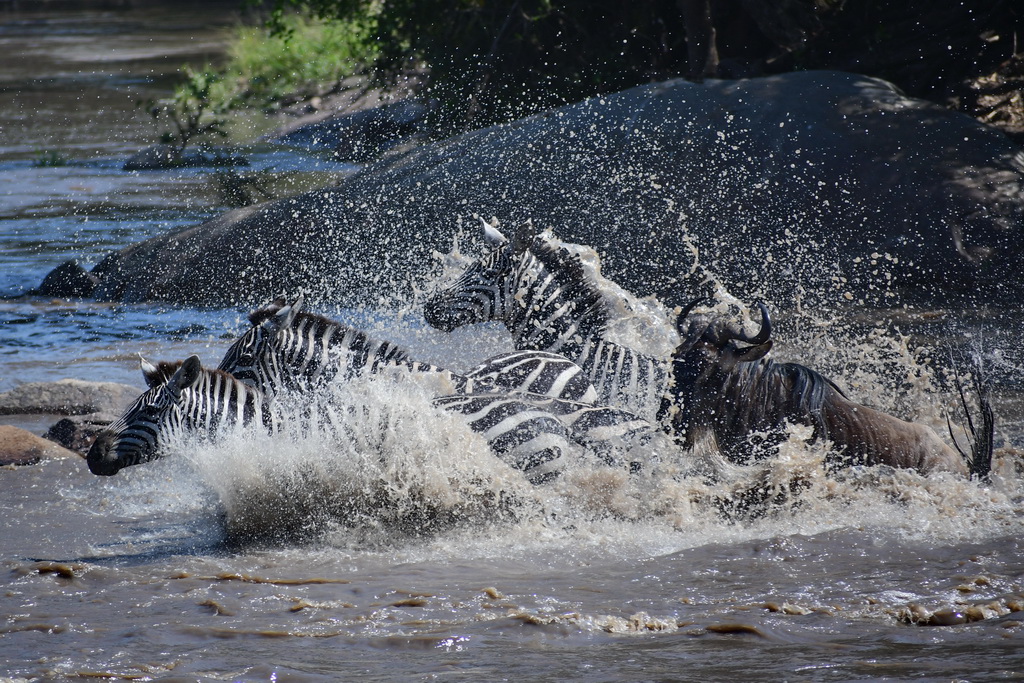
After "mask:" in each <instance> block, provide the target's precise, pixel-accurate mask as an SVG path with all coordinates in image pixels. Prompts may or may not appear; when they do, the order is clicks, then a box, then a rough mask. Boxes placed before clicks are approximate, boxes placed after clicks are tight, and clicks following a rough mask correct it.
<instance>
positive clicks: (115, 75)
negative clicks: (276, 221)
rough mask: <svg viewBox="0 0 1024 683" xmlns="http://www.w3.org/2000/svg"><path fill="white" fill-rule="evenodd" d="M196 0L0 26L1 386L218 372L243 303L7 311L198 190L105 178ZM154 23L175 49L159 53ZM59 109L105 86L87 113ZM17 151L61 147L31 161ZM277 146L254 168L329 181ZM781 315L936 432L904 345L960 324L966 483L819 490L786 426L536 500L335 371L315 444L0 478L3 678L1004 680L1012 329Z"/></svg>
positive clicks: (311, 437)
mask: <svg viewBox="0 0 1024 683" xmlns="http://www.w3.org/2000/svg"><path fill="white" fill-rule="evenodd" d="M197 7H198V6H197ZM215 10H216V11H215ZM209 12H210V14H209V15H204V14H203V12H202V11H200V10H198V9H195V10H194V11H193V10H190V15H189V16H188V17H182V16H180V15H174V16H175V17H176V19H175V21H174V22H171V21H169V20H168V19H167V16H166V15H162V14H159V13H157V14H155V15H148V14H146V13H145V12H142V11H141V10H140V11H137V12H135V13H134V14H133V13H127V14H125V13H112V14H102V13H100V14H88V15H74V16H68V15H50V16H49V17H40V16H35V15H33V16H31V17H27V16H26V15H17V14H11V15H0V19H3V20H6V23H4V25H3V26H2V27H0V46H3V47H4V48H5V50H6V53H7V54H10V55H14V56H16V57H18V59H17V60H15V61H13V62H12V64H13V63H16V64H18V65H20V66H19V69H20V70H19V71H17V74H16V75H14V76H5V78H10V79H12V81H15V82H10V83H8V89H7V90H5V91H4V92H3V93H2V97H0V117H2V120H3V126H4V128H5V130H17V131H19V134H18V136H17V137H16V138H15V137H5V139H4V141H3V142H2V143H0V221H2V223H0V244H2V248H0V263H2V265H0V293H2V294H3V295H5V296H7V297H13V298H8V299H5V300H3V301H0V390H7V389H10V388H12V387H14V386H16V385H18V384H20V383H22V382H26V381H51V380H57V379H61V378H64V377H74V378H79V379H89V380H104V381H118V382H126V383H130V384H133V385H135V386H138V387H139V388H140V391H141V387H142V383H141V378H140V377H139V376H138V369H137V368H138V366H137V355H136V354H137V353H139V352H141V353H143V354H144V355H146V356H147V357H150V358H153V359H160V358H167V359H174V358H181V357H184V356H186V355H188V354H191V353H197V354H199V355H200V357H201V358H202V359H203V361H204V363H208V364H215V363H216V362H217V361H218V360H219V358H220V356H221V354H222V353H223V351H224V349H225V348H226V347H227V345H228V344H229V343H230V340H231V339H232V338H234V336H235V335H237V333H238V332H239V331H240V330H242V329H244V327H245V324H246V323H245V313H246V312H245V311H242V310H225V309H215V310H195V309H190V308H173V307H155V306H150V305H122V304H103V303H92V302H77V301H63V300H49V299H41V298H38V297H31V296H29V297H26V296H22V295H23V294H24V293H25V292H27V291H29V290H30V289H32V288H33V287H35V286H37V285H38V283H39V282H40V281H41V279H42V277H43V276H44V275H45V274H46V272H48V271H49V270H50V269H51V268H52V267H54V266H55V265H57V264H59V263H61V262H62V261H64V260H66V259H68V258H78V259H80V260H81V261H82V262H83V264H84V265H87V266H92V265H94V264H95V263H97V262H98V261H99V260H100V259H101V258H102V257H103V255H104V254H106V253H107V252H109V251H110V250H113V249H116V248H119V247H121V246H123V245H126V244H129V243H132V242H134V241H136V240H139V239H142V238H144V237H146V236H149V235H153V234H158V233H160V232H163V231H165V230H167V229H169V228H172V227H175V226H178V225H188V224H191V223H195V222H198V221H200V220H203V219H205V218H207V217H209V216H212V215H216V214H217V213H219V212H220V211H222V210H223V209H224V208H225V207H224V206H223V205H222V204H221V203H220V200H219V199H218V197H217V194H216V192H215V191H213V190H212V189H211V183H210V178H209V173H208V171H203V170H198V169H191V170H186V171H177V172H166V173H165V172H159V173H148V174H146V173H143V174H129V173H125V172H123V171H121V170H120V165H121V163H122V161H123V155H125V154H127V153H129V152H131V151H133V150H134V149H137V148H138V147H140V146H143V145H145V144H147V143H148V142H149V140H150V139H151V135H152V130H151V129H150V128H149V124H148V121H145V120H144V119H139V118H138V112H137V111H136V110H135V109H134V106H133V104H132V102H133V99H134V98H136V97H137V96H138V95H139V94H145V93H146V92H149V91H154V92H160V89H161V87H164V88H165V87H166V86H164V85H161V78H163V77H162V76H161V74H164V75H166V74H167V73H173V70H174V68H175V67H176V66H177V65H178V63H180V61H182V60H184V59H192V60H198V61H202V60H204V59H207V58H208V57H209V55H210V54H213V55H215V54H216V52H217V49H218V45H219V43H218V39H217V35H218V34H217V30H218V29H216V28H210V27H211V26H213V27H215V26H216V25H217V23H218V22H220V21H222V20H224V18H225V16H229V15H230V12H229V13H228V15H225V14H224V13H223V12H221V11H220V9H217V8H215V9H214V10H209ZM45 21H49V22H50V23H49V24H40V23H39V22H45ZM19 22H20V23H19ZM25 22H29V23H25ZM32 22H34V23H32ZM168 26H175V27H178V29H179V30H180V31H181V34H174V35H178V37H179V38H180V35H188V36H190V39H189V41H188V42H187V43H183V42H182V41H181V40H180V39H178V40H168V34H169V33H170V31H169V30H165V29H166V27H168ZM25 27H30V28H31V27H34V28H33V30H32V32H28V31H27V29H26V28H25ZM97 35H103V36H105V38H104V40H103V41H99V39H98V38H96V37H95V36H97ZM172 37H173V36H172ZM161 41H163V42H161ZM183 44H186V45H193V46H196V49H194V50H185V52H184V53H183V52H182V51H181V49H180V48H181V46H182V45H183ZM99 45H102V46H103V49H98V47H97V46H99ZM140 45H141V46H145V48H146V51H144V52H145V54H142V53H140V52H137V51H136V50H138V49H140V48H139V46H140ZM57 46H64V47H63V48H62V49H60V50H58V49H57ZM68 46H73V49H72V47H68ZM32 55H36V57H33V59H35V60H36V61H32V59H30V57H32ZM39 55H43V56H45V59H44V60H43V61H39V59H41V58H39ZM30 64H34V65H35V66H32V67H31V68H30V67H29V66H28V65H30ZM112 64H116V65H118V66H117V68H113V67H112V66H111V65H112ZM146 65H149V67H151V68H152V70H153V71H152V76H151V77H149V78H138V77H137V75H138V74H140V73H143V74H145V73H148V72H146V70H145V69H143V68H142V67H143V66H146ZM33 69H35V71H33ZM12 73H13V72H12ZM79 101H84V102H89V103H91V102H93V101H100V102H109V103H110V104H108V105H104V106H105V107H107V108H103V109H101V113H102V114H103V115H102V116H94V115H92V114H91V113H90V114H87V115H85V114H83V113H82V111H83V110H84V111H87V112H94V111H96V108H95V107H94V106H93V105H91V104H90V105H89V107H91V109H90V108H87V107H82V106H79V105H77V104H75V105H73V106H72V105H71V104H69V103H73V102H79ZM126 121H128V122H129V123H125V122H126ZM19 122H20V123H19ZM115 129H116V130H115ZM69 131H72V132H73V134H70V133H69ZM43 149H59V150H61V151H62V153H64V154H67V155H68V156H69V157H70V160H71V163H69V165H67V166H62V167H56V168H46V167H39V166H37V165H34V164H33V159H34V158H35V155H36V154H37V153H38V150H43ZM282 154H284V153H283V152H281V151H279V150H273V149H269V148H268V149H259V150H255V151H254V152H253V161H254V164H255V165H256V166H257V167H264V168H266V167H271V166H281V165H287V164H293V165H297V166H296V167H298V168H301V169H302V170H303V171H310V172H327V173H330V172H334V171H337V170H339V169H337V168H335V167H333V166H323V164H325V163H327V162H321V161H318V160H315V159H306V160H297V159H296V157H294V156H288V155H285V156H282ZM341 170H343V169H341ZM719 294H720V295H721V296H722V297H723V298H727V297H728V292H725V291H720V292H719ZM322 312H324V313H327V314H329V315H334V316H337V317H339V318H342V319H344V320H345V321H346V322H349V323H351V324H355V325H358V326H360V327H364V328H366V329H368V330H369V331H371V332H373V333H374V334H377V335H378V336H381V337H385V338H389V339H394V340H397V341H400V342H402V343H404V344H407V345H409V346H410V347H411V348H412V349H413V350H414V352H415V353H416V355H417V356H419V357H420V358H422V359H425V360H431V361H435V362H442V363H445V364H448V365H450V366H452V367H455V368H465V367H468V366H469V365H470V364H471V363H472V362H475V361H476V360H479V359H481V358H483V357H485V356H487V355H491V354H492V353H494V352H497V351H500V350H505V349H507V348H509V342H508V338H507V335H506V334H505V333H504V332H503V330H501V329H499V328H496V327H493V326H491V327H485V328H482V329H467V330H460V331H458V332H457V333H456V334H454V335H451V336H447V335H442V334H440V333H438V332H436V331H433V330H429V329H426V328H425V326H424V325H423V323H422V322H421V319H420V313H419V310H418V308H417V305H416V303H415V302H412V303H410V302H394V305H393V306H392V307H391V308H389V309H387V310H375V311H354V310H326V311H322ZM623 312H624V313H626V311H623ZM628 314H629V316H631V317H632V318H631V319H633V320H634V321H636V320H639V321H640V322H639V323H637V324H634V325H632V326H630V325H629V324H624V325H622V328H621V329H618V330H617V331H616V333H617V334H619V335H620V336H621V337H622V338H624V339H626V340H628V341H631V342H632V343H635V344H637V345H641V346H646V347H647V348H649V349H652V350H656V351H659V352H664V350H665V349H666V348H671V343H672V342H671V336H670V335H667V333H666V334H665V335H661V336H660V337H658V339H656V340H655V339H652V338H651V337H650V336H649V335H647V336H644V335H643V334H641V332H640V331H642V330H646V331H647V332H649V331H650V330H651V328H652V325H654V324H660V322H659V321H661V322H663V320H664V311H660V310H658V309H657V307H655V306H653V305H652V304H651V303H650V302H640V303H636V302H634V304H633V307H632V309H631V310H630V311H628ZM782 317H783V318H784V320H782V321H781V323H780V329H781V330H782V332H781V335H782V336H783V337H784V343H782V344H781V345H780V348H779V353H780V354H782V356H783V357H787V358H799V359H802V360H803V361H804V362H806V363H808V364H810V365H812V366H814V367H817V368H819V369H822V370H825V371H827V372H828V373H829V374H830V375H832V376H834V377H837V378H841V382H842V384H843V385H844V387H846V388H847V389H848V390H849V391H850V392H851V394H852V395H854V396H855V397H856V398H858V399H860V400H863V401H865V402H869V403H872V404H874V405H878V406H880V407H883V408H886V409H889V410H892V411H893V412H896V413H897V414H900V415H902V416H904V417H910V418H913V419H916V420H920V421H923V422H926V423H928V424H930V425H931V426H933V427H934V428H936V430H937V431H940V433H943V432H942V430H943V429H944V424H945V415H946V414H947V412H950V411H952V410H954V409H955V401H953V400H952V397H951V395H950V393H949V386H948V383H947V382H946V381H945V378H944V375H943V373H942V372H941V370H940V368H939V367H937V366H936V364H935V360H934V359H935V358H936V357H937V356H939V355H940V351H935V350H933V348H932V347H933V346H934V348H935V349H940V348H941V346H942V344H945V343H946V342H948V341H949V340H950V339H951V338H957V339H959V340H961V341H962V340H963V339H964V338H966V337H968V336H973V337H974V338H975V339H978V340H979V344H980V348H981V352H982V353H983V354H984V355H985V357H986V358H987V359H988V360H989V361H990V363H991V367H992V372H993V374H994V375H995V376H996V378H997V380H998V381H997V390H996V399H997V401H996V406H995V407H996V413H997V419H998V420H999V422H998V425H997V428H998V430H999V431H998V435H997V444H998V445H999V451H998V454H997V455H998V459H997V467H996V472H995V476H994V477H993V480H992V482H991V484H985V485H982V484H978V483H971V482H964V481H958V480H955V479H952V478H950V477H946V476H942V475H936V476H934V477H929V478H926V477H921V476H918V475H915V474H912V473H908V472H891V471H885V470H882V469H876V470H863V471H861V470H857V471H852V472H850V473H848V474H846V475H844V476H841V477H833V478H828V477H826V476H824V474H823V473H822V468H821V459H822V457H823V455H824V454H823V453H822V452H821V451H820V450H819V449H815V448H809V447H806V446H804V445H802V444H801V443H800V442H799V438H798V437H799V436H800V435H799V434H795V435H794V438H793V439H792V440H791V442H789V443H787V444H785V445H784V447H783V449H782V451H781V453H780V455H779V456H778V458H776V459H774V460H772V461H771V462H769V463H766V464H765V465H764V466H762V467H758V468H751V470H750V471H749V472H745V473H740V475H739V477H738V479H737V481H736V482H734V483H733V485H732V486H733V487H734V489H735V490H732V489H729V488H725V489H723V488H720V487H711V486H709V485H707V484H706V483H704V482H702V481H700V480H699V479H696V478H686V477H681V476H679V475H678V468H677V469H673V467H672V466H671V464H672V463H663V466H662V467H660V468H652V469H650V470H649V471H647V472H646V473H645V474H642V475H640V476H633V477H630V476H627V475H624V474H623V473H621V472H618V471H612V470H606V469H601V468H596V467H594V466H593V465H592V464H587V462H586V461H582V462H581V464H579V465H578V466H574V467H571V468H570V470H569V471H568V472H567V474H566V476H564V477H562V478H561V479H560V480H559V481H557V482H555V483H554V484H552V485H549V486H546V487H539V488H538V487H532V486H529V485H527V484H526V483H525V481H524V480H523V479H522V477H521V476H520V475H519V473H517V472H515V471H513V470H511V469H510V468H508V467H507V466H505V465H504V464H503V463H502V462H500V461H499V460H497V459H496V458H495V457H494V456H493V455H491V454H490V452H489V451H488V450H487V449H486V446H485V444H484V442H483V441H482V440H481V439H480V437H479V436H477V435H474V434H472V433H471V432H470V431H469V430H468V429H467V428H466V427H465V426H464V425H463V424H461V423H460V422H458V421H457V420H456V419H454V418H453V417H452V416H450V415H446V414H444V413H441V412H439V411H438V410H436V409H435V408H434V407H433V406H432V405H431V404H430V402H429V396H428V394H427V393H426V392H424V391H420V390H417V389H416V388H412V389H410V388H409V387H396V386H395V385H393V384H389V383H387V382H374V381H366V382H355V383H353V384H351V385H348V386H341V387H336V388H335V389H334V392H335V395H334V396H332V400H333V401H334V402H335V404H336V405H340V406H344V407H346V408H351V411H346V410H342V411H341V412H342V413H343V414H345V415H348V418H347V419H348V423H347V425H346V429H345V430H343V432H344V434H345V436H344V438H342V437H339V435H338V434H339V432H337V431H331V430H314V431H312V432H307V433H304V434H299V433H287V434H280V435H276V436H273V437H268V436H266V435H265V434H261V433H259V432H255V431H246V430H241V431H239V432H235V433H230V434H224V435H221V438H219V439H218V440H215V441H201V440H198V439H184V440H181V441H179V442H176V443H174V444H172V445H171V447H170V448H169V455H168V457H166V458H165V459H163V460H160V461H157V462H154V463H151V464H149V465H146V466H142V467H137V468H132V469H129V470H126V471H124V472H122V473H121V474H119V475H118V476H116V477H112V478H109V479H108V478H99V477H94V476H92V475H90V474H89V473H88V470H87V469H86V467H85V466H84V463H83V462H81V461H74V460H63V461H51V462H45V463H43V464H40V465H35V466H30V467H21V468H13V469H5V470H3V471H0V516H2V519H0V548H2V555H0V595H2V598H0V602H2V604H3V606H4V607H3V615H2V616H0V676H3V675H6V676H10V677H13V678H15V679H17V678H27V679H45V680H80V679H82V678H83V677H88V678H95V677H103V678H109V679H114V680H118V679H121V678H125V679H176V680H278V681H282V680H292V681H319V680H323V681H328V680H339V679H347V678H356V677H357V676H358V677H362V678H370V679H379V680H400V679H408V678H412V679H457V680H474V681H475V680H502V679H513V680H515V679H520V680H521V679H540V680H556V679H581V680H592V681H602V680H608V681H613V680H614V681H619V680H691V679H693V680H695V679H700V680H764V681H777V680H783V679H789V680H815V681H848V680H879V679H888V680H892V679H914V680H936V681H937V680H950V679H964V680H979V681H980V680H1014V679H1019V678H1020V677H1021V676H1022V675H1024V654H1021V652H1022V645H1024V625H1022V618H1024V617H1022V616H1021V615H1022V614H1024V613H1022V612H1021V611H1020V610H1021V609H1024V554H1022V547H1021V543H1022V541H1021V538H1022V537H1024V534H1022V531H1024V515H1022V510H1021V501H1022V490H1021V468H1020V466H1019V463H1020V458H1019V455H1020V450H1019V449H1020V448H1022V447H1024V438H1022V433H1024V419H1022V417H1021V409H1020V406H1021V400H1020V395H1021V392H1020V384H1019V377H1020V364H1019V359H1020V353H1019V351H1018V350H1017V347H1018V346H1019V342H1018V341H1016V337H1017V336H1019V329H1018V326H1016V325H1015V324H1014V323H1013V322H1012V321H1011V322H1010V323H1007V322H1006V319H1005V318H1003V317H998V316H997V317H995V318H986V317H985V315H983V314H979V313H977V312H968V311H944V312H940V313H938V314H932V313H928V314H921V315H915V314H914V313H913V312H910V313H907V312H901V313H900V315H899V316H897V317H895V318H893V317H891V316H889V315H888V314H879V315H877V316H868V318H867V319H864V320H859V321H855V322H852V321H849V320H846V319H844V318H842V317H840V316H837V315H836V314H828V313H826V312H802V313H800V314H799V315H792V316H791V317H789V318H788V320H785V316H782ZM936 318H940V319H942V320H945V321H947V322H946V323H944V324H942V325H935V324H932V322H931V321H933V320H935V319H936ZM893 320H896V322H893ZM652 321H653V322H652ZM976 346H978V345H976ZM2 419H3V421H4V422H5V423H13V424H21V425H24V426H32V427H33V428H36V427H38V426H39V425H38V422H39V420H38V418H33V419H29V418H25V417H22V416H5V417H3V418H2ZM37 431H39V429H37ZM794 481H799V482H800V488H798V490H797V491H796V493H793V492H791V491H790V488H791V484H792V483H793V482H794ZM755 484H757V485H759V486H761V487H764V488H766V489H767V490H768V491H769V493H770V494H771V495H770V496H769V498H774V497H776V494H777V499H778V500H777V502H776V504H772V505H768V506H767V507H766V508H765V509H764V510H763V514H761V515H759V516H751V515H742V514H739V515H737V514H736V513H735V510H733V509H732V508H730V506H729V501H730V500H731V498H730V496H731V495H732V494H733V493H735V492H736V491H740V490H742V489H743V488H744V487H745V486H746V487H753V486H755ZM921 624H934V625H929V626H926V625H921Z"/></svg>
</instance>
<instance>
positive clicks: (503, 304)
mask: <svg viewBox="0 0 1024 683" xmlns="http://www.w3.org/2000/svg"><path fill="white" fill-rule="evenodd" d="M480 222H481V223H482V224H483V236H484V243H485V244H486V245H487V247H488V249H489V250H488V252H487V253H486V254H484V255H483V256H482V257H481V258H480V259H477V260H476V261H474V262H472V263H471V264H470V265H469V267H468V268H466V270H465V271H464V272H463V273H462V275H460V276H459V278H458V279H457V280H456V281H455V282H453V283H452V284H451V285H450V286H448V287H447V288H445V289H441V290H438V291H437V292H436V293H435V294H434V296H432V297H431V298H430V299H429V300H428V301H427V302H426V303H425V304H424V306H423V317H424V318H425V319H426V321H427V323H428V324H429V325H430V326H432V327H436V328H437V329H439V330H444V331H445V332H451V331H452V330H454V329H455V328H457V327H462V326H463V325H471V324H473V323H482V322H487V321H489V320H504V319H505V317H506V313H507V299H508V298H509V296H508V294H507V292H506V289H507V287H508V283H509V282H510V280H511V279H512V277H513V270H514V268H515V265H516V263H517V262H518V261H519V260H520V257H521V256H522V255H523V254H525V253H526V251H527V250H528V249H529V246H530V243H531V242H532V241H533V238H534V233H533V230H532V228H533V226H532V225H531V224H529V223H527V224H526V226H524V227H523V228H521V229H520V230H519V231H518V232H517V233H516V239H515V240H514V241H512V242H510V241H509V239H508V238H507V237H505V236H504V235H503V234H501V231H499V230H498V229H497V228H496V227H494V226H492V225H489V224H488V223H487V221H485V220H484V219H483V218H481V219H480ZM526 228H528V229H526Z"/></svg>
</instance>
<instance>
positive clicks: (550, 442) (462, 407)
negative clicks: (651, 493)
mask: <svg viewBox="0 0 1024 683" xmlns="http://www.w3.org/2000/svg"><path fill="white" fill-rule="evenodd" d="M140 364H141V367H142V373H143V376H144V378H145V380H146V384H147V385H148V386H149V389H147V390H146V391H145V392H144V393H143V394H142V395H141V396H139V398H138V399H136V400H135V401H134V402H133V403H132V404H131V405H130V406H129V407H128V408H127V409H126V410H125V411H124V413H123V414H122V415H121V417H119V418H118V419H117V420H116V421H114V422H113V423H112V424H111V425H109V426H108V427H106V428H105V429H104V430H103V431H101V432H100V434H99V435H98V436H97V438H96V441H95V442H94V443H93V445H92V447H91V448H90V449H89V453H88V455H87V457H86V462H87V464H88V466H89V470H90V471H91V472H92V473H93V474H97V475H103V476H111V475H114V474H117V472H119V471H120V470H121V469H123V468H125V467H130V466H133V465H140V464H142V463H145V462H149V461H151V460H154V459H156V458H158V457H160V455H161V450H160V447H161V444H162V441H163V440H164V439H167V438H171V437H172V436H175V435H180V434H182V433H185V432H192V431H204V432H206V433H213V432H215V431H216V430H217V429H218V428H220V427H224V426H230V425H243V426H244V425H250V424H260V425H262V426H263V428H265V429H266V430H267V431H268V433H274V432H278V431H281V430H282V429H283V425H284V423H283V420H282V419H281V417H280V415H279V414H278V413H277V412H276V410H275V407H274V405H273V403H272V401H271V399H270V398H269V397H268V396H267V395H266V394H264V393H263V392H262V391H260V390H259V389H258V388H255V387H251V386H249V385H247V384H245V383H244V382H242V381H241V380H239V379H237V378H235V377H233V376H231V375H230V374H228V373H226V372H224V371H223V370H219V369H218V370H210V369H207V368H203V367H202V363H201V362H200V360H199V357H198V356H190V357H189V358H187V359H186V360H184V361H181V362H178V363H167V362H162V363H159V364H156V365H154V364H152V363H149V362H148V361H146V360H144V359H142V360H141V361H140ZM434 403H435V405H437V406H438V407H440V408H442V409H444V410H447V411H449V412H455V413H460V414H462V415H463V416H465V417H466V421H467V424H468V425H469V427H470V428H471V429H472V430H473V431H475V432H478V433H480V434H481V435H482V436H483V438H484V439H485V440H486V441H487V442H488V445H489V446H490V447H491V449H492V450H493V451H494V452H495V453H496V454H497V455H498V456H499V457H501V458H502V459H503V460H504V461H505V462H506V463H507V464H509V465H510V466H512V467H514V468H517V469H520V470H522V471H523V473H524V475H525V476H526V478H527V480H529V481H530V482H531V483H533V484H542V483H545V482H547V481H550V480H551V479H553V478H554V477H556V476H557V475H558V474H559V473H560V472H561V470H562V469H563V468H564V465H565V463H566V455H567V454H568V453H570V452H571V449H572V446H570V441H571V440H572V439H571V435H570V433H569V432H570V430H569V428H568V427H567V425H566V424H565V423H564V422H563V421H561V420H560V419H559V417H558V416H559V415H560V414H561V415H568V414H572V415H573V417H574V419H573V420H572V422H573V423H580V424H581V426H582V425H585V424H587V423H590V424H588V431H595V428H598V429H604V430H606V431H611V432H614V434H612V435H610V436H614V437H616V438H622V437H629V436H632V433H633V432H637V433H640V434H643V432H644V429H645V427H644V425H643V424H641V423H638V424H632V423H630V422H628V421H627V420H622V419H618V420H617V422H615V423H613V422H612V418H618V416H617V415H615V414H614V412H613V413H612V414H610V415H607V414H605V413H606V411H604V410H602V409H601V408H596V407H594V406H591V405H589V404H582V403H573V402H568V401H559V400H558V399H552V398H546V397H537V396H530V395H525V394H524V395H522V397H519V396H516V395H508V394H466V395H462V396H451V397H439V398H437V399H435V401H434ZM553 406H554V407H555V408H554V409H553ZM600 441H601V442H603V443H605V444H607V443H609V442H610V441H609V435H601V439H600ZM602 455H604V454H602ZM605 457H606V461H607V462H609V463H610V462H611V460H610V459H607V456H605ZM634 469H635V468H634Z"/></svg>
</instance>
